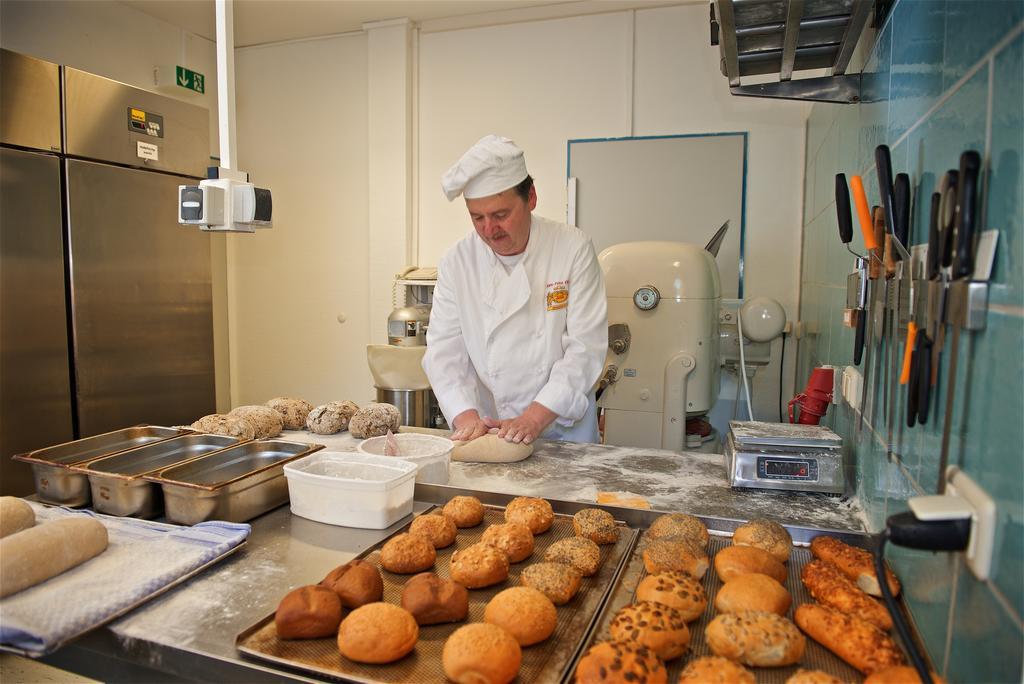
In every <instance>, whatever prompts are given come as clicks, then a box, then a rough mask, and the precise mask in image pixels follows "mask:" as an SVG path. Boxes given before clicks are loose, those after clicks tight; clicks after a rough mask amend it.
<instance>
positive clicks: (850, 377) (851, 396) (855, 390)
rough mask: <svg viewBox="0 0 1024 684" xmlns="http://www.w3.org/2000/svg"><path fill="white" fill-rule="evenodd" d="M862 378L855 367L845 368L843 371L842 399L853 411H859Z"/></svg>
mask: <svg viewBox="0 0 1024 684" xmlns="http://www.w3.org/2000/svg"><path fill="white" fill-rule="evenodd" d="M863 382H864V376H863V375H861V372H860V370H858V369H857V367H856V366H847V367H846V368H844V369H843V399H845V400H846V403H847V404H849V405H850V408H852V409H853V410H854V411H859V410H860V390H861V387H862V383H863Z"/></svg>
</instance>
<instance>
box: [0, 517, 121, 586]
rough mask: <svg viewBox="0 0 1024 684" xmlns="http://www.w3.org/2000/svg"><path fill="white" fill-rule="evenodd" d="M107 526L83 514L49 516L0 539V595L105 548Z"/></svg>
mask: <svg viewBox="0 0 1024 684" xmlns="http://www.w3.org/2000/svg"><path fill="white" fill-rule="evenodd" d="M108 542H109V537H108V535H107V528H106V527H105V526H104V525H103V523H101V522H100V521H99V520H97V519H95V518H92V517H90V516H87V515H73V516H68V517H64V518H58V519H57V520H50V521H47V522H44V523H42V524H41V525H36V526H35V527H30V528H28V529H27V530H22V531H21V532H15V533H14V534H11V535H8V536H6V537H4V538H3V539H0V598H4V597H7V596H10V595H11V594H16V593H18V592H19V591H21V590H23V589H28V588H29V587H34V586H35V585H37V584H40V583H41V582H45V581H46V580H48V579H50V578H51V577H56V576H57V575H59V574H61V573H63V572H66V571H68V570H70V569H71V568H73V567H75V566H76V565H81V564H82V563H84V562H86V561H87V560H90V559H91V558H93V557H95V556H98V555H99V554H101V553H103V551H105V550H106V548H107V544H108Z"/></svg>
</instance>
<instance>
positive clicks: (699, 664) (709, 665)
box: [677, 656, 757, 684]
mask: <svg viewBox="0 0 1024 684" xmlns="http://www.w3.org/2000/svg"><path fill="white" fill-rule="evenodd" d="M756 681H757V680H756V679H755V678H754V673H753V672H751V671H750V670H748V669H747V668H745V667H743V666H742V665H740V664H739V663H734V662H733V661H731V660H729V659H728V658H721V657H719V656H704V657H703V658H697V659H696V660H691V661H690V662H689V663H687V664H686V669H685V670H683V673H682V674H681V675H679V682H678V683H677V684H709V683H710V682H716V683H719V682H729V683H730V684H754V682H756Z"/></svg>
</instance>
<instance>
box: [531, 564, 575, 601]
mask: <svg viewBox="0 0 1024 684" xmlns="http://www.w3.org/2000/svg"><path fill="white" fill-rule="evenodd" d="M519 581H520V582H522V583H523V584H524V585H526V586H528V587H533V588H534V589H536V590H537V591H539V592H541V593H542V594H544V595H545V596H547V597H548V598H549V599H550V600H551V602H552V603H554V604H555V605H556V606H561V605H564V604H566V603H568V602H569V601H571V600H572V597H573V596H575V595H576V592H578V591H579V590H580V584H581V583H582V582H583V575H581V574H580V571H579V570H577V569H576V568H574V567H572V566H571V565H566V564H565V563H534V564H533V565H530V566H527V567H526V568H524V569H523V572H522V573H521V574H520V575H519Z"/></svg>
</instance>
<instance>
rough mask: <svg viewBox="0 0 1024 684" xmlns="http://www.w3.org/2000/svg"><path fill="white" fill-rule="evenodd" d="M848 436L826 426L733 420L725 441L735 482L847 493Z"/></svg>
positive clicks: (731, 478) (761, 487)
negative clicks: (845, 459)
mask: <svg viewBox="0 0 1024 684" xmlns="http://www.w3.org/2000/svg"><path fill="white" fill-rule="evenodd" d="M842 447H843V440H842V438H841V437H839V435H837V434H836V433H834V432H832V431H831V430H829V429H828V428H826V427H823V426H820V425H793V424H789V423H759V422H753V421H735V420H734V421H732V422H731V423H729V434H728V436H727V437H726V442H725V457H726V463H727V464H728V467H729V484H730V485H732V486H733V487H743V488H752V489H784V490H789V491H803V492H822V493H825V494H842V493H843V491H844V488H845V485H846V480H845V478H844V476H843V448H842Z"/></svg>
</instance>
